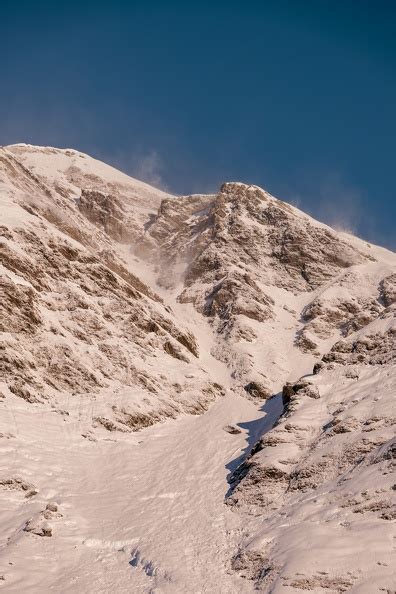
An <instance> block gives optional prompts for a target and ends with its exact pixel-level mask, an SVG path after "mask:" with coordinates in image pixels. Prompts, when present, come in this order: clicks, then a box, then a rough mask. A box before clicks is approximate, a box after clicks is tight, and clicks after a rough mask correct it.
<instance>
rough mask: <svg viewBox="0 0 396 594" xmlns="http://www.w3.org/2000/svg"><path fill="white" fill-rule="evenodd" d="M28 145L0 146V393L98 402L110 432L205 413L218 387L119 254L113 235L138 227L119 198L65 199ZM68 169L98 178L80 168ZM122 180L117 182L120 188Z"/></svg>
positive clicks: (184, 334) (62, 404)
mask: <svg viewBox="0 0 396 594" xmlns="http://www.w3.org/2000/svg"><path fill="white" fill-rule="evenodd" d="M51 150H52V149H51ZM20 151H21V148H20V147H16V148H15V149H12V150H4V149H1V150H0V153H1V155H0V156H1V157H2V160H1V161H0V165H1V169H0V176H1V179H2V181H3V183H4V185H5V184H7V185H6V187H7V190H6V191H3V194H2V198H3V200H4V201H5V202H6V205H7V206H6V208H8V209H9V215H7V213H6V216H5V218H4V222H5V224H4V225H2V227H1V230H0V232H1V244H0V255H1V264H2V266H3V271H4V272H3V274H2V277H1V279H0V283H1V288H2V299H1V302H0V309H1V330H2V332H3V340H2V344H1V363H0V364H1V371H2V379H3V381H4V384H3V386H4V389H3V394H5V395H7V393H9V394H12V395H14V396H17V397H18V398H21V399H23V400H25V401H26V402H29V403H31V404H36V405H37V404H40V405H41V406H54V405H55V404H56V407H57V408H59V409H60V410H62V411H63V412H66V413H67V414H70V412H71V410H70V408H69V406H68V403H69V402H70V400H69V399H70V396H73V397H75V398H76V399H80V398H88V399H89V400H94V402H95V405H94V408H95V413H94V414H93V415H92V419H91V425H92V424H94V425H96V426H97V425H98V421H97V419H98V418H100V419H102V422H101V423H100V426H101V427H105V428H106V429H108V430H117V429H119V430H122V431H124V430H136V429H139V428H141V427H144V426H147V425H150V424H152V423H154V422H156V421H158V420H160V419H161V418H167V417H175V416H176V415H177V414H178V413H179V412H180V411H184V412H193V413H194V412H202V411H203V410H205V409H206V408H207V407H208V405H209V403H210V402H211V401H213V400H214V399H215V398H216V397H217V396H218V395H219V394H221V388H220V387H219V386H218V387H216V386H214V385H213V384H214V382H213V381H212V380H211V378H210V376H209V374H208V373H207V372H203V371H202V370H200V369H198V368H197V357H198V346H197V342H196V339H195V337H194V336H193V335H192V333H191V332H190V331H189V330H188V329H186V328H185V327H183V325H182V324H180V323H179V321H178V320H176V319H175V317H174V316H173V315H172V314H171V313H170V312H169V309H168V308H165V306H164V305H163V304H162V300H161V298H160V297H159V296H158V295H156V294H155V292H154V291H152V290H151V289H150V288H149V287H148V286H147V285H146V284H145V283H144V282H142V281H141V280H140V279H139V278H138V277H137V276H136V275H135V274H134V272H133V270H131V268H130V267H128V265H127V263H126V262H125V260H124V259H123V258H122V257H121V256H120V253H121V251H120V250H117V245H118V244H117V243H115V242H116V241H118V242H121V243H123V242H125V241H127V240H129V241H132V239H133V237H134V228H135V234H136V227H137V223H136V222H135V223H134V224H132V223H131V224H130V225H129V223H128V221H129V219H128V217H127V214H126V212H127V211H126V207H125V208H124V206H123V204H122V201H121V198H120V197H118V198H116V197H114V195H112V196H109V195H107V194H104V193H102V192H100V191H99V190H97V189H95V190H87V189H85V188H82V190H81V197H80V198H79V199H77V201H74V200H70V199H68V198H65V197H64V196H63V194H62V193H60V192H59V188H58V187H57V185H56V184H55V185H52V186H46V185H45V184H46V183H47V182H48V178H47V177H42V178H41V177H40V178H39V177H37V176H36V174H34V173H31V172H30V170H28V169H26V168H25V166H24V165H22V162H23V161H24V159H21V160H19V159H20ZM58 153H59V154H60V155H58ZM58 153H57V152H56V151H55V154H53V153H52V152H50V156H51V158H55V157H58V156H60V157H62V158H63V157H64V156H65V155H64V154H63V153H62V152H61V151H58ZM15 154H16V155H17V156H15ZM23 154H24V153H23ZM29 154H31V152H30V149H29V151H28V156H29ZM47 156H48V155H47V151H45V152H44V157H45V158H44V163H46V159H47ZM77 156H78V155H77ZM82 158H83V159H84V161H85V160H86V159H88V158H85V157H82ZM91 167H93V168H94V169H95V164H93V165H92V164H91ZM40 171H41V170H40ZM66 174H67V179H68V180H69V179H70V180H71V181H72V182H73V184H75V183H76V182H77V181H78V180H82V181H83V182H84V183H86V180H87V179H88V180H89V181H90V182H91V183H93V184H94V185H95V186H96V187H98V186H99V181H100V178H99V177H98V176H97V175H96V174H95V175H94V174H89V173H85V175H84V177H82V173H80V174H78V172H77V171H76V168H75V166H73V168H72V172H70V167H68V168H67V169H66ZM112 175H113V176H115V177H116V179H117V172H115V173H113V174H112ZM119 175H120V176H121V178H122V174H119ZM125 177H126V176H125ZM127 179H128V178H127ZM137 183H138V187H139V182H137ZM108 185H109V182H108V181H106V180H105V181H104V182H103V186H104V187H105V188H106V189H107V186H108ZM124 185H125V184H124ZM124 185H122V184H121V183H118V182H117V181H114V182H112V187H113V190H114V191H115V190H117V191H118V192H119V193H120V192H121V191H122V188H123V187H124ZM130 185H131V184H130ZM28 189H29V195H28V198H25V193H24V192H25V191H27V190H28ZM63 193H64V192H63ZM130 193H131V190H130V189H129V194H130ZM160 194H161V193H160ZM7 201H8V202H7ZM135 219H136V217H135ZM128 229H129V230H128ZM139 232H141V229H140V228H139ZM111 240H114V243H112V242H111ZM188 375H190V376H194V380H193V381H192V380H191V379H190V380H189V379H188V378H187V377H186V376H188ZM103 419H106V422H104V421H103ZM107 421H108V422H107ZM88 428H89V427H88ZM110 428H111V429H110Z"/></svg>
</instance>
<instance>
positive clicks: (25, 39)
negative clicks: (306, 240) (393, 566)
mask: <svg viewBox="0 0 396 594" xmlns="http://www.w3.org/2000/svg"><path fill="white" fill-rule="evenodd" d="M0 39H1V44H2V48H1V52H0V91H1V92H0V144H2V145H5V144H11V143H15V142H28V143H32V144H44V145H52V146H61V147H74V148H77V149H79V150H82V151H84V152H87V153H90V154H92V155H94V156H96V157H98V158H101V159H103V160H105V161H107V162H110V163H113V164H114V165H116V166H118V167H119V168H121V169H123V170H124V171H126V172H127V173H130V174H132V175H135V176H136V177H140V178H141V179H145V180H146V181H150V182H152V183H154V184H157V185H160V186H161V187H165V188H167V189H169V190H171V191H173V192H176V193H190V192H210V191H215V190H216V189H217V188H218V186H219V185H220V184H221V183H222V182H223V181H227V180H238V181H245V182H248V183H254V184H257V185H260V186H262V187H265V188H266V189H267V190H268V191H270V192H271V193H273V194H274V195H275V196H278V197H280V198H283V199H285V200H288V201H290V202H293V203H294V204H296V205H297V206H299V207H300V208H302V209H303V210H306V211H308V212H310V213H311V214H313V215H314V216H315V217H317V218H319V219H321V220H324V221H326V222H328V223H330V224H334V225H336V226H337V225H338V226H341V227H343V228H347V229H351V230H353V231H354V232H356V233H358V234H360V235H361V236H363V237H365V238H367V239H369V240H371V241H375V242H377V243H380V244H383V245H386V246H389V247H392V248H393V249H396V192H395V173H396V152H395V142H396V115H395V109H396V2H395V1H394V0H390V1H385V0H371V1H366V0H344V1H337V0H333V1H332V2H330V1H325V0H323V1H321V0H315V1H314V0H312V1H304V0H294V1H286V0H277V1H271V0H269V1H265V0H262V1H261V2H259V1H256V2H249V1H247V0H246V1H245V2H236V1H235V2H234V1H233V0H228V1H227V2H225V1H224V2H221V1H217V2H216V0H213V1H212V2H207V3H205V2H195V1H193V0H191V1H189V0H184V2H172V0H169V1H168V2H166V1H165V0H164V1H162V2H159V1H157V2H155V1H151V0H146V1H145V2H143V1H141V2H139V1H137V2H134V1H133V0H130V1H129V2H127V1H124V2H122V1H121V0H118V1H117V0H113V1H110V0H109V1H107V2H101V1H99V0H97V1H96V2H90V1H89V0H88V1H85V2H84V0H80V2H76V1H74V0H69V1H67V2H66V1H64V2H63V1H62V0H57V1H56V0H52V2H49V1H48V2H46V1H43V2H40V0H35V1H34V0H31V1H24V0H19V1H18V2H17V1H13V2H11V1H9V0H0Z"/></svg>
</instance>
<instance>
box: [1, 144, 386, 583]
mask: <svg viewBox="0 0 396 594" xmlns="http://www.w3.org/2000/svg"><path fill="white" fill-rule="evenodd" d="M0 199H1V208H2V210H1V212H2V215H1V226H0V236H1V244H0V256H1V279H0V283H1V291H2V293H1V300H0V311H1V327H0V330H1V332H2V342H1V347H0V348H1V350H0V361H1V371H2V376H1V385H0V406H1V407H2V408H3V412H4V415H3V419H2V421H1V423H2V424H1V428H0V445H3V451H4V452H5V454H6V455H5V457H4V463H3V464H2V466H1V475H0V488H1V489H2V490H3V491H4V495H5V500H6V501H7V506H8V507H7V510H8V511H7V513H6V514H5V517H6V519H5V522H4V525H3V534H4V538H3V541H2V543H1V547H2V549H1V553H0V558H1V556H3V558H4V562H5V564H6V565H5V573H6V574H7V575H6V576H5V577H6V579H7V581H8V584H7V585H8V587H9V591H10V592H17V591H18V588H19V591H20V589H21V584H22V583H24V582H23V579H22V578H23V575H24V574H23V570H19V569H18V571H19V572H20V573H18V571H16V570H15V571H13V570H12V569H11V570H10V568H9V567H8V566H7V563H8V561H6V559H8V557H10V558H11V557H12V559H14V561H11V562H12V563H14V562H16V561H15V560H19V559H20V555H23V557H24V559H27V560H29V559H31V560H32V559H33V558H36V557H35V553H34V551H35V547H36V546H37V542H40V543H43V542H44V543H45V542H47V539H46V538H42V537H51V538H50V539H49V540H51V542H54V543H56V546H57V547H58V548H57V549H56V550H58V551H60V552H62V555H63V556H64V558H65V559H66V560H68V562H67V563H66V561H65V562H64V563H62V562H61V561H59V559H58V557H57V559H58V560H56V561H55V557H54V556H53V552H51V551H53V550H54V549H51V547H49V545H48V546H47V545H46V544H40V545H39V546H40V547H42V549H40V551H41V552H40V554H39V558H40V559H42V563H43V564H44V565H40V567H41V569H40V571H38V572H37V574H34V575H33V574H32V577H31V581H30V582H29V583H28V584H25V586H26V585H27V587H28V588H29V589H30V591H32V592H35V591H37V592H38V591H46V590H48V589H49V588H50V587H51V588H55V589H57V591H63V590H64V588H65V583H66V582H67V575H68V572H69V569H67V567H68V563H69V564H70V563H71V564H72V565H73V574H74V575H75V576H76V580H77V581H78V588H80V589H79V590H78V589H77V590H76V591H87V592H89V591H93V590H90V589H89V588H90V585H89V580H88V574H89V572H88V573H87V572H85V570H84V567H87V566H89V565H90V564H91V563H94V562H95V559H96V557H95V555H96V554H97V551H98V550H99V551H100V555H102V557H100V558H101V559H106V560H107V561H106V563H107V562H109V563H110V564H111V567H112V569H111V570H110V571H106V570H105V569H103V570H102V569H101V570H99V576H100V580H101V582H100V583H101V584H102V587H103V588H104V590H103V591H110V590H111V589H114V588H116V589H118V590H117V591H120V592H123V591H130V588H131V587H132V589H135V591H142V592H146V591H147V592H148V591H154V590H153V588H158V591H161V592H182V591H207V592H215V591H216V592H227V593H228V592H238V593H239V592H252V591H254V590H257V589H258V590H261V591H263V592H271V593H277V592H279V593H280V592H286V591H288V592H289V591H290V592H299V591H301V590H302V589H308V590H311V591H314V592H318V593H319V592H356V593H357V592H359V593H362V592H367V593H370V594H371V593H372V592H374V591H376V590H378V589H380V590H381V589H383V590H384V591H386V590H387V589H388V591H392V588H393V587H394V574H393V570H392V567H393V566H394V557H393V556H394V548H393V545H392V538H393V536H392V526H393V523H392V521H393V520H394V519H395V505H396V501H395V493H396V491H395V489H394V478H393V477H392V471H393V469H394V468H393V463H394V456H395V452H394V450H395V444H394V428H395V427H394V423H395V419H396V410H395V400H394V397H395V386H396V375H395V368H396V366H395V358H396V355H395V348H396V342H395V341H396V321H395V311H396V310H395V307H396V256H395V254H393V253H391V252H389V251H387V250H385V249H382V248H378V247H376V246H372V245H370V244H367V243H366V242H364V241H361V240H359V239H357V238H355V237H352V236H350V235H347V234H343V233H338V232H336V231H334V230H333V229H331V228H329V227H327V226H326V225H323V224H321V223H319V222H317V221H315V220H313V219H312V218H310V217H309V216H307V215H306V214H304V213H303V212H301V211H299V210H298V209H296V208H294V207H292V206H290V205H288V204H286V203H284V202H282V201H281V200H277V199H276V198H274V197H273V196H271V195H270V194H268V193H267V192H265V191H264V190H262V189H260V188H257V187H255V186H248V185H245V184H240V183H226V184H224V185H223V186H222V187H221V188H220V190H219V192H218V193H217V194H213V195H193V196H187V197H173V196H170V195H168V194H165V193H163V192H161V191H160V190H156V189H154V188H151V187H150V186H147V185H146V184H143V183H142V182H139V181H137V180H133V179H132V178H129V177H128V176H126V175H124V174H122V173H120V172H118V171H116V170H115V169H113V168H111V167H109V166H107V165H105V164H103V163H100V162H99V161H96V160H94V159H92V158H91V157H89V156H87V155H83V154H82V153H78V152H77V151H73V150H61V149H53V148H49V147H47V148H40V147H32V146H28V145H15V146H11V147H5V148H0ZM212 405H213V406H212ZM205 411H207V412H205ZM201 414H202V416H200V417H199V416H198V415H201ZM263 414H264V417H263V418H261V416H262V415H263ZM186 415H195V416H196V418H195V417H189V416H186ZM249 415H250V419H251V420H249ZM170 419H177V420H174V421H171V420H170ZM260 419H261V420H260ZM152 425H154V427H152V428H151V429H150V428H149V426H152ZM137 431H139V433H138V434H136V432H137ZM246 441H247V444H246ZM67 444H70V447H68V445H67ZM140 444H142V446H140ZM107 448H110V449H107ZM110 450H111V451H110ZM10 452H11V453H12V456H13V458H12V459H13V461H14V462H13V463H12V465H10V464H9V463H8V462H9V458H8V454H7V453H10ZM140 452H141V453H140ZM81 453H82V454H83V456H81ZM6 458H7V459H6ZM83 459H86V462H85V461H83ZM28 460H30V462H29V464H28V463H27V461H28ZM63 467H64V473H59V468H63ZM225 468H226V470H225ZM57 469H58V470H57ZM226 475H227V480H228V484H227V482H226ZM113 484H114V485H116V487H115V486H114V487H113V488H112V486H111V485H113ZM227 491H228V492H227ZM71 493H73V494H72V495H71ZM86 493H87V494H88V495H86ZM95 493H100V494H101V495H100V498H99V499H98V501H96V500H95V501H94V502H93V503H92V509H90V505H88V500H87V497H89V496H91V497H93V498H94V499H95V496H94V495H93V494H95ZM136 493H137V494H138V496H136ZM226 493H227V495H226V498H225V503H226V504H225V505H224V495H225V494H226ZM89 494H90V495H89ZM54 498H57V499H59V501H62V502H63V503H64V504H65V505H64V507H62V505H63V503H62V505H60V507H59V505H58V503H57V502H54V501H53V499H54ZM151 499H153V501H155V505H153V506H151V504H150V503H148V502H150V501H151ZM124 501H126V502H127V504H125V503H124ZM139 501H140V502H144V503H139ZM48 505H49V506H50V507H48ZM141 505H142V506H143V510H146V509H149V510H150V514H146V513H144V514H143V515H144V518H143V515H142V509H141V507H140V506H141ZM58 507H59V509H58ZM99 513H100V515H101V517H102V518H103V520H102V524H101V525H102V528H101V531H102V532H101V536H100V537H99V536H98V530H97V526H98V519H97V518H98V514H99ZM168 517H169V518H171V522H170V524H169V523H168V524H166V525H165V524H164V522H165V520H164V518H168ZM186 518H187V519H186ZM132 532H133V535H132ZM80 533H81V534H82V535H83V536H81V534H80ZM102 533H103V534H102ZM168 540H169V541H170V542H172V545H173V547H174V548H172V547H169V546H168ZM307 542H308V543H309V548H310V550H311V553H310V552H309V551H308V548H307V545H306V543H307ZM76 543H77V544H76ZM86 543H88V544H86ZM109 543H110V544H109ZM117 543H118V544H117ZM51 546H52V545H51ZM76 547H77V549H76ZM76 550H77V552H76ZM120 550H121V551H123V552H122V555H124V556H122V555H121V556H118V557H117V559H116V555H117V554H118V553H117V551H118V552H119V551H120ZM373 550H375V551H376V553H375V555H373V554H372V551H373ZM105 551H107V552H105ZM312 551H315V559H314V562H313V559H312ZM98 554H99V553H98ZM40 555H41V557H40ZM48 556H49V557H50V558H51V559H52V560H53V562H54V567H55V566H56V567H57V576H58V577H57V578H55V577H54V576H53V575H52V574H51V572H48V571H46V569H45V560H46V559H47V557H48ZM121 557H122V558H121ZM180 558H182V559H183V562H182V563H180V562H179V560H180ZM196 559H199V560H200V561H196ZM194 560H195V561H194ZM40 563H41V561H40ZM184 566H185V567H186V569H185V571H184V569H183V567H184ZM103 567H104V565H103ZM131 568H132V569H131ZM131 571H132V574H131ZM0 574H1V572H0ZM21 576H22V577H21ZM20 580H22V581H20ZM76 583H77V582H76ZM203 584H206V585H205V586H204V585H203ZM219 584H220V586H219ZM25 586H24V588H25V589H26V587H25ZM205 588H206V589H205Z"/></svg>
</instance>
